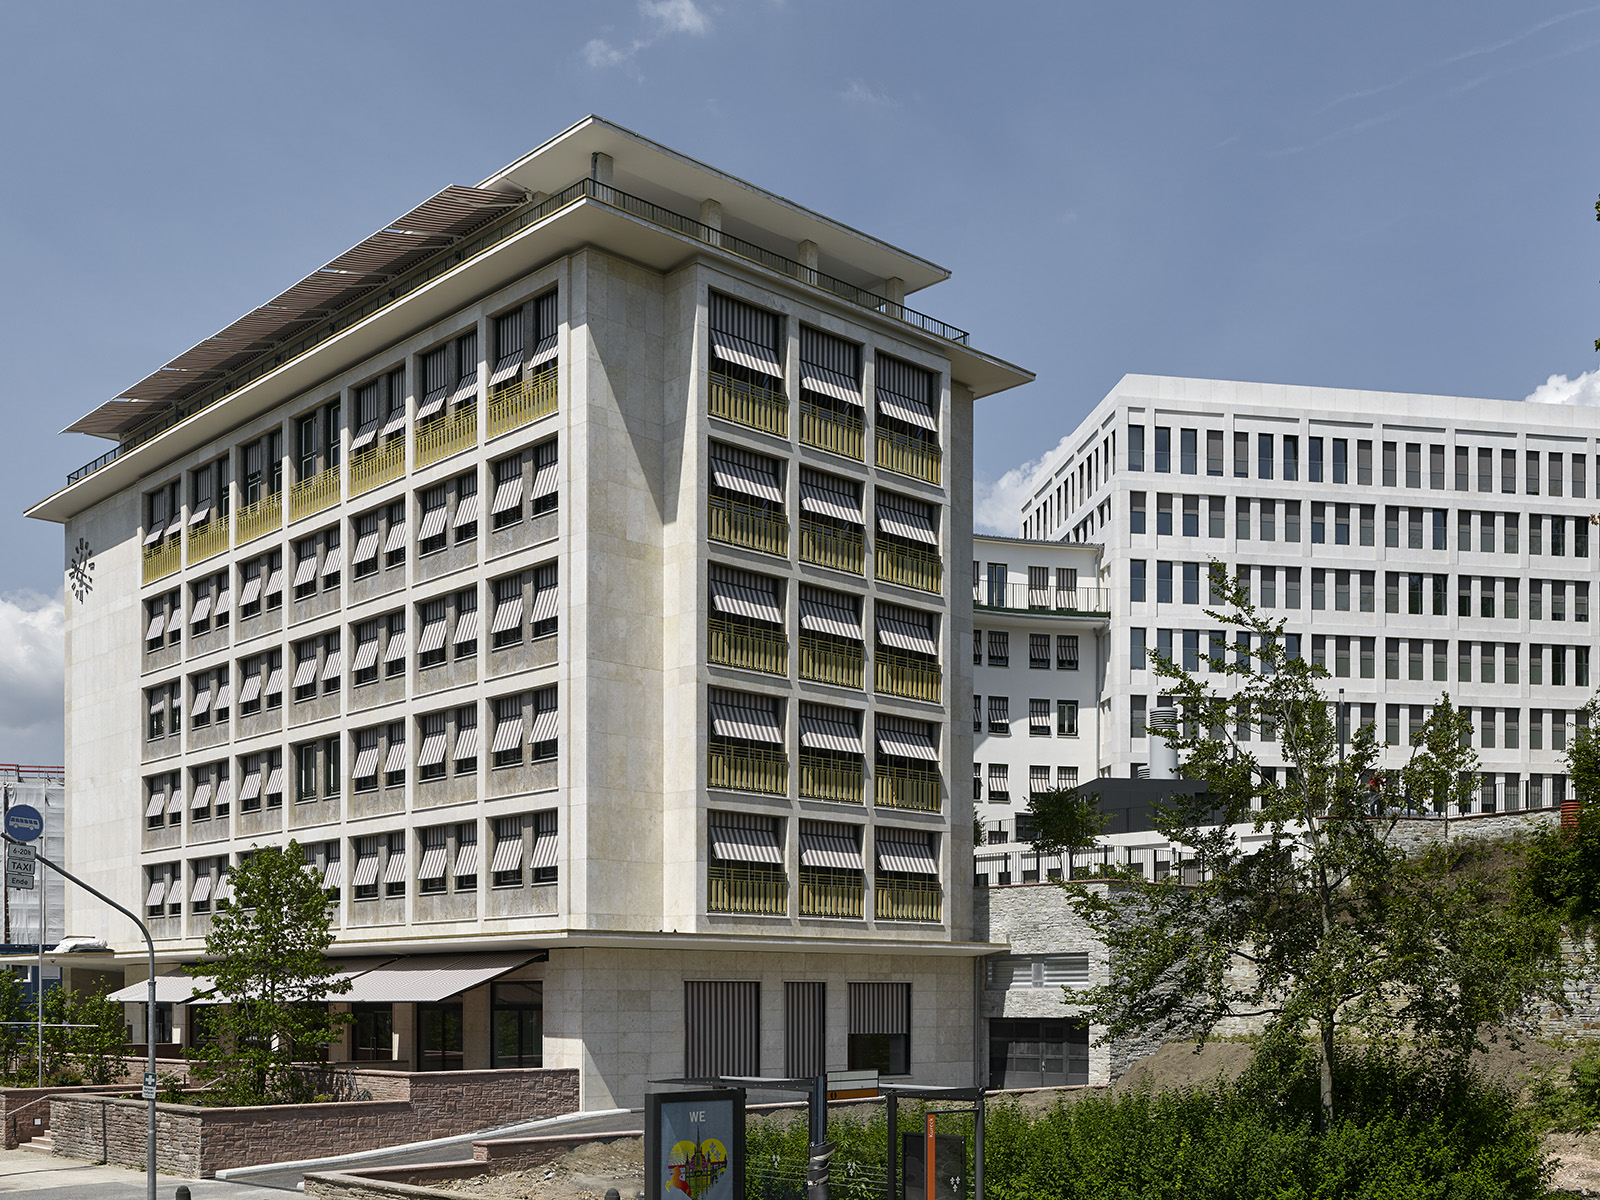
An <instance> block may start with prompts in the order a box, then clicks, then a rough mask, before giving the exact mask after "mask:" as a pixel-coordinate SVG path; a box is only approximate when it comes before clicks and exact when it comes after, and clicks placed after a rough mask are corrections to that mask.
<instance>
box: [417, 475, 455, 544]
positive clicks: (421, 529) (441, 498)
mask: <svg viewBox="0 0 1600 1200" xmlns="http://www.w3.org/2000/svg"><path fill="white" fill-rule="evenodd" d="M421 502H422V505H421V507H422V512H421V515H420V517H419V518H418V524H417V553H418V554H433V553H436V552H437V551H440V550H443V549H444V548H445V546H446V545H448V543H449V535H448V532H447V531H446V529H445V522H446V521H447V520H449V517H450V508H449V504H450V490H449V487H448V486H447V485H446V484H442V483H441V484H438V485H437V486H435V487H431V488H428V489H427V490H426V491H424V492H423V493H422V495H421Z"/></svg>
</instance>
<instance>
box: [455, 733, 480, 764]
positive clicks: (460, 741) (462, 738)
mask: <svg viewBox="0 0 1600 1200" xmlns="http://www.w3.org/2000/svg"><path fill="white" fill-rule="evenodd" d="M477 756H478V727H477V726H476V725H458V726H457V727H456V761H457V762H461V761H462V760H463V759H467V758H476V757H477Z"/></svg>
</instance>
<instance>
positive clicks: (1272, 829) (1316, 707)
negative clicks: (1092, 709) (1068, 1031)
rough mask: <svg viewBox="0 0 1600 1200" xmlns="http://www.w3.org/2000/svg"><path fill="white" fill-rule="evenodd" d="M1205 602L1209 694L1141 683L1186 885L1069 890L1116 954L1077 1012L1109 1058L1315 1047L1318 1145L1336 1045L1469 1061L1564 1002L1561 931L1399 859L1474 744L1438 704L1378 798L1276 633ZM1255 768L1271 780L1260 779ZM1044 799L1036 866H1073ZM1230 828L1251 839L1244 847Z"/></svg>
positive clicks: (1429, 865)
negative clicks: (1157, 1040) (1227, 1046)
mask: <svg viewBox="0 0 1600 1200" xmlns="http://www.w3.org/2000/svg"><path fill="white" fill-rule="evenodd" d="M1212 588H1213V593H1214V595H1220V597H1221V600H1222V604H1223V605H1224V608H1223V610H1221V611H1208V612H1207V616H1208V617H1210V618H1211V619H1212V620H1214V621H1217V622H1219V623H1221V624H1222V625H1225V626H1228V627H1231V632H1232V633H1233V634H1234V637H1233V638H1232V639H1222V640H1217V641H1213V643H1212V654H1211V656H1210V658H1209V659H1208V661H1207V663H1206V664H1205V665H1206V668H1207V670H1206V673H1205V675H1204V676H1203V677H1202V676H1201V675H1199V674H1198V673H1194V672H1189V671H1185V670H1182V669H1180V668H1179V667H1178V666H1177V664H1175V663H1173V662H1172V661H1171V660H1170V659H1166V658H1163V657H1160V656H1157V657H1156V660H1155V664H1154V668H1155V670H1156V672H1157V673H1158V674H1159V675H1160V676H1161V678H1162V679H1163V680H1164V690H1165V691H1167V692H1169V693H1170V694H1171V695H1172V696H1173V697H1174V699H1175V702H1176V703H1177V705H1178V706H1179V708H1180V711H1181V713H1182V717H1183V719H1182V721H1181V723H1180V727H1179V728H1178V729H1177V730H1176V731H1174V732H1173V733H1172V734H1171V735H1170V737H1169V738H1168V740H1169V741H1172V742H1174V743H1175V744H1176V746H1177V749H1178V751H1179V754H1180V756H1181V758H1182V760H1183V762H1184V771H1183V774H1184V775H1185V777H1187V778H1191V779H1195V780H1198V781H1200V782H1201V783H1203V785H1204V788H1203V789H1199V788H1197V789H1196V794H1194V795H1187V796H1185V795H1181V794H1180V795H1174V796H1173V797H1171V798H1170V799H1169V800H1168V801H1166V802H1164V803H1161V804H1158V805H1157V806H1156V810H1157V816H1156V821H1155V824H1156V828H1157V829H1158V830H1159V831H1160V832H1161V834H1162V835H1163V836H1165V837H1166V838H1168V839H1169V840H1171V841H1172V842H1173V843H1174V844H1175V845H1177V846H1180V847H1182V848H1183V850H1184V852H1185V858H1186V863H1188V864H1189V865H1192V866H1194V867H1196V868H1198V882H1195V883H1194V884H1193V885H1192V886H1171V885H1170V884H1167V883H1157V882H1155V881H1152V880H1145V879H1143V878H1142V877H1140V876H1138V875H1137V874H1135V873H1134V872H1133V871H1131V870H1130V869H1127V868H1123V869H1121V870H1119V871H1117V872H1115V873H1114V874H1115V876H1116V877H1117V881H1116V883H1115V884H1114V886H1112V887H1111V888H1109V889H1092V888H1089V887H1085V886H1083V885H1074V884H1066V885H1064V886H1065V887H1067V889H1068V891H1069V893H1070V895H1071V899H1072V903H1073V905H1074V907H1075V908H1076V910H1077V912H1078V913H1079V915H1080V916H1081V917H1083V918H1084V919H1085V920H1086V921H1087V922H1088V923H1089V924H1090V925H1091V926H1092V927H1093V928H1094V929H1095V930H1096V932H1097V934H1098V935H1099V936H1100V937H1101V938H1103V939H1104V941H1105V942H1106V944H1107V947H1108V949H1109V951H1110V957H1111V963H1112V978H1111V982H1110V983H1109V984H1107V985H1105V986H1101V987H1097V988H1094V989H1092V990H1091V991H1090V992H1089V993H1088V994H1087V996H1086V997H1084V999H1086V1000H1087V1004H1088V1007H1089V1009H1090V1019H1091V1020H1092V1021H1094V1022H1096V1023H1098V1024H1102V1025H1104V1027H1105V1029H1106V1034H1105V1036H1106V1037H1107V1038H1109V1039H1117V1038H1123V1037H1129V1036H1139V1037H1151V1036H1158V1037H1162V1038H1165V1039H1168V1040H1172V1039H1178V1038H1194V1039H1198V1040H1200V1041H1204V1040H1205V1039H1206V1038H1207V1037H1208V1036H1210V1035H1211V1034H1212V1033H1213V1032H1214V1030H1215V1029H1216V1027H1217V1025H1218V1023H1219V1022H1221V1021H1223V1020H1224V1019H1226V1018H1229V1017H1241V1016H1249V1017H1258V1018H1261V1019H1262V1020H1263V1021H1264V1029H1265V1037H1264V1039H1263V1040H1264V1043H1265V1044H1264V1046H1263V1048H1262V1049H1263V1050H1264V1051H1265V1052H1266V1055H1267V1057H1269V1058H1271V1057H1273V1056H1278V1057H1282V1056H1284V1055H1290V1056H1292V1055H1297V1054H1300V1053H1303V1052H1305V1050H1306V1049H1307V1047H1308V1046H1309V1051H1310V1053H1311V1054H1312V1055H1313V1057H1314V1058H1315V1060H1316V1066H1317V1075H1318V1078H1319V1080H1320V1108H1321V1117H1322V1126H1323V1128H1327V1127H1329V1125H1330V1124H1331V1122H1332V1121H1333V1119H1334V1116H1335V1113H1334V1086H1333V1073H1334V1064H1335V1062H1336V1061H1337V1057H1338V1053H1339V1047H1340V1043H1341V1041H1342V1040H1345V1039H1347V1038H1349V1039H1359V1040H1361V1041H1365V1042H1366V1043H1368V1044H1369V1045H1378V1046H1380V1047H1384V1048H1386V1049H1389V1050H1392V1051H1394V1052H1397V1053H1398V1052H1401V1051H1403V1050H1406V1049H1412V1050H1415V1051H1417V1052H1418V1053H1420V1054H1421V1055H1422V1056H1423V1057H1425V1058H1429V1059H1438V1058H1440V1057H1442V1058H1445V1059H1449V1060H1460V1059H1462V1058H1464V1057H1465V1056H1466V1054H1467V1053H1468V1052H1469V1051H1470V1050H1471V1049H1472V1048H1473V1047H1474V1046H1476V1045H1478V1044H1479V1035H1480V1031H1481V1030H1484V1029H1485V1028H1486V1027H1488V1026H1491V1025H1499V1024H1502V1023H1504V1022H1505V1021H1507V1020H1508V1019H1509V1018H1511V1017H1512V1016H1513V1015H1514V1014H1515V1013H1516V1012H1517V1010H1518V1009H1519V1008H1520V1007H1521V1006H1522V1005H1523V1003H1524V1002H1525V1001H1526V1000H1527V999H1528V998H1530V997H1531V996H1533V995H1536V994H1537V995H1543V996H1547V997H1550V998H1551V999H1553V1000H1559V997H1560V995H1561V992H1560V981H1561V976H1560V963H1559V958H1558V955H1557V928H1556V925H1555V923H1554V921H1552V920H1550V919H1548V918H1547V917H1545V916H1541V915H1540V914H1539V913H1537V912H1533V911H1531V910H1529V909H1528V908H1526V907H1508V906H1506V905H1501V904H1494V903H1490V902H1488V893H1487V891H1486V885H1485V883H1484V881H1483V879H1482V878H1481V877H1480V876H1479V875H1478V874H1476V873H1474V872H1471V871H1464V870H1460V869H1458V865H1459V864H1458V863H1457V861H1456V859H1455V857H1454V856H1453V855H1451V854H1449V853H1447V852H1442V853H1437V854H1423V855H1415V856H1411V857H1409V858H1408V857H1407V856H1406V855H1405V854H1404V853H1403V852H1402V851H1401V850H1400V849H1398V848H1397V847H1396V846H1394V845H1393V844H1392V843H1391V841H1390V840H1389V838H1388V834H1389V833H1390V831H1391V830H1392V828H1393V826H1394V822H1395V820H1396V818H1397V815H1398V812H1397V810H1398V809H1400V808H1402V807H1405V806H1408V805H1409V806H1411V807H1420V806H1423V805H1424V804H1432V803H1439V802H1445V803H1448V802H1449V801H1451V800H1455V801H1456V802H1458V803H1459V800H1460V799H1461V797H1462V796H1464V795H1465V794H1467V792H1466V791H1464V790H1463V789H1470V779H1471V777H1472V773H1473V772H1474V771H1475V770H1476V758H1475V756H1474V755H1473V754H1472V751H1471V748H1470V746H1464V745H1463V740H1464V739H1463V735H1464V734H1465V733H1468V732H1470V729H1469V727H1468V726H1467V724H1466V722H1465V720H1464V718H1463V716H1462V714H1461V713H1459V712H1457V711H1456V710H1455V709H1454V707H1453V706H1452V705H1451V704H1450V703H1449V701H1448V698H1447V697H1445V698H1441V701H1440V703H1439V704H1438V705H1437V706H1436V707H1435V711H1434V714H1433V716H1432V718H1431V719H1430V720H1429V722H1428V724H1427V726H1426V727H1425V728H1424V729H1423V730H1422V731H1420V733H1419V734H1418V735H1417V736H1416V738H1415V741H1414V746H1413V749H1412V756H1411V759H1410V761H1409V762H1408V764H1407V765H1406V767H1405V768H1403V769H1402V770H1401V771H1400V772H1398V775H1399V780H1398V781H1392V780H1388V779H1384V778H1383V777H1382V776H1381V774H1380V772H1379V763H1380V747H1379V745H1378V743H1377V741H1376V738H1375V735H1374V731H1373V729H1372V727H1371V726H1370V725H1361V726H1360V727H1359V728H1357V729H1356V730H1355V731H1354V732H1353V734H1351V735H1350V736H1348V737H1346V736H1345V733H1346V732H1347V731H1343V730H1341V727H1340V726H1341V722H1340V720H1339V718H1338V714H1337V713H1336V712H1335V711H1333V709H1334V706H1333V705H1332V704H1330V703H1329V699H1330V697H1329V696H1328V695H1327V694H1326V688H1325V685H1324V683H1323V680H1324V679H1325V678H1326V676H1327V672H1326V671H1325V670H1324V669H1323V668H1322V667H1320V666H1317V665H1314V664H1313V663H1311V662H1309V661H1307V660H1306V659H1304V658H1303V657H1301V656H1299V655H1298V654H1296V653H1293V652H1291V651H1292V648H1291V644H1290V641H1289V637H1288V635H1287V634H1286V632H1285V629H1284V623H1283V622H1282V621H1277V622H1274V621H1272V620H1270V619H1268V618H1267V617H1265V616H1263V615H1261V614H1260V613H1258V612H1256V610H1255V609H1254V608H1253V607H1252V606H1251V604H1250V602H1249V598H1248V596H1247V594H1246V593H1245V592H1244V590H1243V588H1242V587H1241V586H1240V585H1238V584H1237V583H1230V582H1229V581H1228V579H1227V578H1226V577H1225V575H1224V573H1223V569H1222V567H1221V564H1213V568H1212ZM1230 640H1231V641H1232V643H1233V644H1232V646H1231V647H1230V646H1229V645H1228V644H1227V642H1228V641H1230ZM1151 736H1152V737H1154V736H1157V735H1156V734H1155V733H1154V731H1152V733H1151ZM1258 746H1261V747H1270V748H1271V749H1272V750H1273V751H1275V752H1276V753H1275V754H1274V755H1273V757H1274V758H1278V757H1281V760H1282V762H1283V763H1284V764H1286V766H1285V768H1284V769H1279V770H1264V769H1263V767H1262V764H1261V763H1260V761H1259V759H1258V757H1257V754H1256V751H1255V749H1254V748H1255V747H1258ZM1054 799H1055V797H1048V798H1044V802H1042V803H1041V804H1040V805H1038V806H1036V807H1037V808H1038V810H1039V814H1038V815H1039V817H1040V825H1041V827H1042V829H1043V830H1044V837H1043V838H1042V839H1041V841H1042V844H1043V845H1044V847H1045V848H1047V849H1051V850H1065V849H1070V848H1071V847H1072V846H1073V845H1074V844H1079V845H1081V844H1083V842H1082V841H1081V840H1080V839H1081V838H1082V836H1083V830H1084V829H1085V828H1086V827H1087V826H1086V825H1085V822H1084V820H1083V817H1082V814H1081V813H1069V814H1067V816H1066V817H1065V818H1063V819H1060V820H1057V819H1056V817H1054V816H1053V815H1052V813H1051V812H1050V807H1051V801H1053V800H1054ZM1240 827H1249V828H1251V829H1253V831H1254V833H1253V836H1252V837H1251V838H1250V839H1249V840H1248V841H1246V840H1244V839H1243V838H1241V837H1240V836H1238V833H1239V830H1240ZM1063 828H1064V829H1066V830H1067V831H1068V833H1066V834H1063V835H1060V836H1058V837H1055V838H1052V837H1051V836H1050V835H1051V832H1052V830H1056V829H1063ZM1074 830H1075V831H1076V832H1072V831H1074Z"/></svg>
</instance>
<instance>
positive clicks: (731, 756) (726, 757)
mask: <svg viewBox="0 0 1600 1200" xmlns="http://www.w3.org/2000/svg"><path fill="white" fill-rule="evenodd" d="M706 786H707V787H714V788H726V789H727V790H728V791H730V792H762V793H765V794H766V795H769V796H783V795H787V794H788V791H789V759H788V756H787V755H785V754H784V752H783V751H782V750H762V749H758V748H757V747H754V746H730V745H726V744H722V743H718V742H712V743H711V744H710V745H709V746H708V747H707V748H706Z"/></svg>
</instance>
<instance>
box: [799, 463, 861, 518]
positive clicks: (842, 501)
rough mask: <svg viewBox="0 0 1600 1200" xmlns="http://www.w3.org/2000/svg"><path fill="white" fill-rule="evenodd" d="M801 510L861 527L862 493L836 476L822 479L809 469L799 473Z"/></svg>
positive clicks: (827, 476)
mask: <svg viewBox="0 0 1600 1200" xmlns="http://www.w3.org/2000/svg"><path fill="white" fill-rule="evenodd" d="M800 507H801V509H803V510H804V511H806V512H814V513H821V514H822V515H823V516H825V517H833V518H834V519H835V520H839V521H848V522H849V523H850V524H852V525H860V524H861V523H862V517H861V493H860V492H859V491H857V490H856V488H855V486H854V485H853V484H851V483H849V482H847V481H846V480H843V479H840V478H839V477H838V476H835V475H825V474H823V473H822V472H821V471H813V470H811V469H810V468H809V467H802V468H801V469H800Z"/></svg>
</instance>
